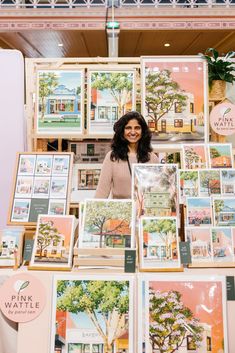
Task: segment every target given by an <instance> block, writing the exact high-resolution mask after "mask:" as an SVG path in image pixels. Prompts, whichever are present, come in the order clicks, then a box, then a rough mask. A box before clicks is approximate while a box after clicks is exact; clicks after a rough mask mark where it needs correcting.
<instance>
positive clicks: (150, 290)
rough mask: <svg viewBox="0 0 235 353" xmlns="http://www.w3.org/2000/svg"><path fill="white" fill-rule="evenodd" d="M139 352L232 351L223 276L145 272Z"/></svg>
mask: <svg viewBox="0 0 235 353" xmlns="http://www.w3.org/2000/svg"><path fill="white" fill-rule="evenodd" d="M138 294H139V305H138V307H139V320H138V324H139V325H138V327H139V329H138V337H139V339H138V353H142V352H145V353H155V352H161V353H168V352H174V353H180V352H184V351H185V352H191V351H192V352H200V351H201V352H203V353H206V352H212V353H218V352H220V353H228V352H229V351H228V342H227V324H226V286H225V278H224V277H223V276H179V275H177V276H174V277H173V276H163V275H157V274H151V275H142V276H141V277H140V280H139V293H138Z"/></svg>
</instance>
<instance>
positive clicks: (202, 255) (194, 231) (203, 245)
mask: <svg viewBox="0 0 235 353" xmlns="http://www.w3.org/2000/svg"><path fill="white" fill-rule="evenodd" d="M185 234H186V241H188V242H189V243H190V249H191V256H192V263H197V262H212V260H213V254H212V241H211V231H210V228H209V227H208V228H204V227H199V228H196V227H194V228H188V227H186V229H185Z"/></svg>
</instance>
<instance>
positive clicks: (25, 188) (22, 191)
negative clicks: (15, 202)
mask: <svg viewBox="0 0 235 353" xmlns="http://www.w3.org/2000/svg"><path fill="white" fill-rule="evenodd" d="M32 191H33V177H32V176H20V175H19V176H18V178H17V181H16V189H15V197H22V198H23V197H28V198H30V197H31V195H32Z"/></svg>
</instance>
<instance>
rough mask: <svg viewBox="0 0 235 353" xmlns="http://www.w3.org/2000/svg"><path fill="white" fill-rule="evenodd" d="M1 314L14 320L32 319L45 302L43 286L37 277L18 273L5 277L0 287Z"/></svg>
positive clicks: (25, 320) (39, 311)
mask: <svg viewBox="0 0 235 353" xmlns="http://www.w3.org/2000/svg"><path fill="white" fill-rule="evenodd" d="M0 297H1V301H0V307H1V310H2V312H3V314H4V315H5V316H6V317H7V318H8V319H9V320H12V321H15V322H27V321H31V320H34V319H35V318H36V317H37V316H38V315H39V314H40V313H41V312H42V310H43V308H44V306H45V302H46V293H45V288H44V287H43V285H42V283H41V282H40V281H39V280H38V278H36V277H34V276H32V275H29V274H27V273H19V274H17V275H14V276H11V277H10V278H9V279H7V280H6V281H5V282H4V284H3V285H2V287H1V288H0Z"/></svg>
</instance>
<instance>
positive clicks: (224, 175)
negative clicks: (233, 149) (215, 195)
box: [220, 169, 235, 196]
mask: <svg viewBox="0 0 235 353" xmlns="http://www.w3.org/2000/svg"><path fill="white" fill-rule="evenodd" d="M220 172H221V193H222V194H223V195H227V196H233V195H234V194H235V169H221V170H220Z"/></svg>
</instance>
